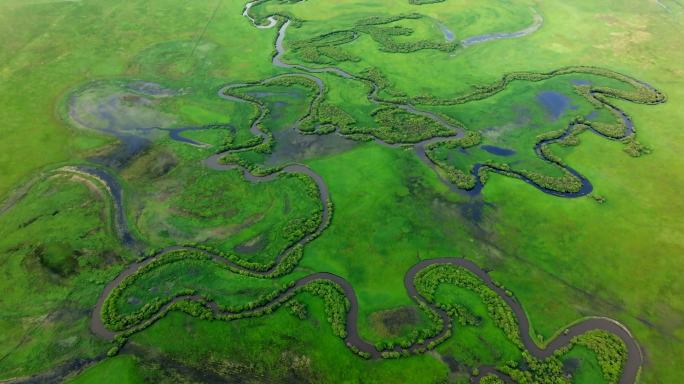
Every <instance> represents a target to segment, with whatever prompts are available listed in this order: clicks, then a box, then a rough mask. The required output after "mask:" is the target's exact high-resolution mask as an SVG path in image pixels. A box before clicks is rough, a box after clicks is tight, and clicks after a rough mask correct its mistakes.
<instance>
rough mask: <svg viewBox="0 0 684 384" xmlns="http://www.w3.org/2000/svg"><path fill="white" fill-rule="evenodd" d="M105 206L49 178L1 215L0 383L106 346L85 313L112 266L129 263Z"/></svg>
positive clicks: (94, 195) (82, 186)
mask: <svg viewBox="0 0 684 384" xmlns="http://www.w3.org/2000/svg"><path fill="white" fill-rule="evenodd" d="M89 183H91V184H89ZM109 204H110V203H109V201H108V199H107V198H106V195H105V194H104V192H103V191H102V190H101V189H99V188H98V187H97V184H95V183H92V182H91V181H88V179H84V178H81V177H79V176H75V175H73V174H70V173H53V174H48V178H46V179H44V180H40V181H38V182H37V183H36V184H35V185H33V186H32V188H30V189H29V190H28V192H27V194H26V196H25V197H23V198H22V199H20V200H18V201H17V202H16V204H15V205H13V206H12V207H10V208H9V209H8V210H7V212H5V214H3V215H2V216H0V253H1V254H2V257H3V258H2V260H3V263H2V265H3V268H2V276H3V278H2V281H1V282H0V288H1V289H2V291H3V292H4V294H3V296H2V298H1V299H0V310H1V312H2V316H0V335H2V336H0V344H1V345H2V348H0V371H1V372H2V373H3V377H14V376H22V375H25V374H29V373H35V372H39V371H42V370H47V369H49V368H51V367H53V366H55V365H57V364H60V363H65V362H67V361H68V360H70V359H74V358H77V357H85V358H88V357H93V356H94V355H96V354H97V353H98V350H99V349H100V348H102V345H103V344H105V343H103V342H101V341H99V340H95V339H93V338H92V337H91V335H90V333H89V331H88V327H87V324H88V321H89V319H90V308H92V306H93V304H94V301H95V298H96V297H97V295H98V294H99V292H100V290H101V289H102V287H103V285H104V283H105V282H107V281H108V280H109V279H110V278H112V272H116V268H112V266H115V265H117V264H118V263H121V262H122V260H126V259H128V258H129V256H128V252H127V251H126V250H125V249H123V248H122V247H121V245H119V244H118V240H117V239H116V235H115V233H114V230H113V228H111V227H110V224H109V223H110V221H109V216H110V214H109V213H108V212H109V209H110V207H109ZM55 228H60V229H61V230H59V231H55Z"/></svg>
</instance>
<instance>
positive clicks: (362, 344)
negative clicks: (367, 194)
mask: <svg viewBox="0 0 684 384" xmlns="http://www.w3.org/2000/svg"><path fill="white" fill-rule="evenodd" d="M254 3H255V2H251V3H248V4H247V5H246V7H245V10H244V15H245V16H246V17H247V18H249V19H250V20H252V22H254V19H253V18H252V17H251V16H250V15H249V10H250V8H251V6H252V5H253V4H254ZM269 20H271V22H270V23H269V24H268V25H263V26H259V25H256V26H257V27H263V28H271V27H274V26H275V25H277V23H273V20H276V19H275V17H274V16H271V17H270V18H269ZM289 24H290V21H289V20H286V21H285V22H284V23H283V24H282V25H281V27H280V29H279V31H278V36H277V39H276V50H277V53H276V55H275V56H274V57H273V64H274V65H276V66H280V67H284V68H290V69H297V70H302V71H305V72H309V74H286V75H281V76H306V77H308V78H309V79H311V80H313V81H315V82H316V84H318V87H319V93H318V95H317V96H316V97H317V98H318V97H322V95H323V94H324V84H323V82H322V80H320V79H319V78H317V77H315V76H313V75H310V73H321V72H326V73H333V74H336V75H339V76H341V77H343V78H349V79H354V80H359V81H364V82H366V83H369V84H370V85H371V87H372V91H371V93H370V94H369V96H368V97H369V99H370V100H371V101H372V102H374V103H377V104H390V105H394V106H397V107H399V108H402V109H404V110H406V111H409V112H411V113H416V114H420V115H422V116H426V117H429V118H431V119H433V120H434V121H435V122H437V123H438V124H442V125H444V126H445V127H450V128H452V129H453V130H454V134H453V135H451V136H449V137H437V138H431V139H428V140H423V141H420V142H418V143H414V144H412V145H414V148H415V150H416V152H417V154H418V156H419V157H420V158H421V159H422V160H423V161H425V162H426V163H429V164H430V165H431V166H433V167H435V164H434V163H432V161H430V160H429V159H428V158H427V156H426V155H425V149H424V148H425V146H426V145H429V144H431V143H437V142H440V141H443V140H450V139H454V138H459V137H463V135H464V131H463V130H462V129H460V128H458V127H454V126H452V125H451V124H449V122H448V121H446V120H445V119H444V118H442V117H441V116H439V115H437V114H434V113H432V112H427V111H421V110H418V109H416V108H415V107H413V106H412V105H410V104H396V103H389V102H386V101H382V100H380V99H379V98H378V97H377V94H378V92H379V88H378V86H377V85H376V84H375V83H373V82H369V81H368V80H366V79H360V78H357V77H355V76H354V75H352V74H350V73H348V72H345V71H343V70H341V69H339V68H335V67H326V68H308V67H305V66H302V65H294V64H287V63H284V62H283V61H282V60H281V57H282V55H283V53H284V48H283V41H284V37H285V31H286V29H287V27H288V25H289ZM497 38H502V37H497ZM270 80H271V79H268V80H264V82H268V81H270ZM264 82H261V83H254V84H263V83H264ZM254 84H233V85H227V86H225V87H224V88H223V89H222V90H221V91H219V95H220V96H221V97H223V98H226V99H230V100H234V101H240V102H246V101H247V100H244V99H241V98H239V97H236V96H232V95H229V94H227V93H228V91H229V90H230V89H232V88H237V87H242V86H249V85H254ZM312 105H313V103H312ZM610 107H611V108H614V110H613V111H614V112H616V113H617V111H620V110H619V109H617V108H616V107H613V106H610ZM260 110H261V114H260V116H259V117H258V118H257V119H256V120H255V121H254V123H253V124H252V127H251V131H252V133H254V134H255V135H258V136H261V137H265V136H266V135H265V134H264V133H263V132H261V130H259V128H258V123H259V122H260V121H261V120H262V119H263V117H264V115H265V110H264V108H263V107H260ZM310 111H311V110H310ZM620 114H621V116H623V117H624V119H625V123H626V124H627V122H629V124H627V127H628V130H629V131H628V132H627V131H626V132H625V134H626V135H627V134H631V132H633V125H631V121H630V120H629V118H628V117H627V115H626V114H624V113H622V112H621V111H620ZM572 129H573V126H572V125H571V126H569V127H568V129H567V130H566V132H565V133H564V135H562V136H561V137H559V138H556V139H550V140H546V141H542V142H541V143H539V144H537V146H536V147H535V151H536V152H537V154H538V155H539V156H540V157H541V158H542V159H545V160H547V161H551V160H549V159H546V158H545V157H544V155H543V153H541V147H542V146H543V145H545V144H550V143H553V142H555V141H558V140H562V139H563V138H564V137H566V136H567V135H568V134H570V133H571V131H572ZM376 141H378V142H380V143H383V144H384V145H389V146H392V147H400V146H404V145H405V144H389V143H384V142H382V141H381V140H379V139H376ZM240 150H241V149H236V150H228V151H225V152H221V153H218V154H215V155H213V156H211V157H209V158H208V159H206V160H205V161H204V164H205V165H206V166H207V167H209V168H211V169H215V170H219V171H222V170H229V169H239V170H241V171H242V172H243V175H244V178H245V179H246V180H248V181H250V182H255V183H258V182H267V181H270V180H273V179H275V178H276V177H278V176H279V175H280V174H281V173H302V174H305V175H307V176H309V177H311V178H312V180H314V182H315V183H316V185H317V186H318V189H319V191H320V203H321V204H322V206H323V212H322V219H321V224H320V225H319V227H318V228H317V229H316V231H315V232H313V233H310V234H308V235H306V236H304V237H303V238H302V239H300V240H299V241H298V242H297V243H295V244H294V245H292V246H291V247H290V248H288V249H287V250H285V251H284V252H282V253H281V254H279V255H278V257H277V258H276V260H275V263H274V264H273V266H272V267H271V268H270V269H269V270H266V271H254V270H250V269H248V268H245V267H243V266H241V265H238V264H236V263H234V262H232V261H230V260H228V259H226V258H225V257H222V256H220V255H218V254H214V253H211V252H209V251H206V250H203V249H198V248H194V247H182V246H175V247H169V248H167V249H165V250H162V251H161V252H159V253H157V254H156V255H154V256H152V257H150V258H147V259H145V260H143V261H140V262H135V263H133V264H131V265H129V266H128V267H127V268H126V269H125V270H124V271H122V272H121V273H120V274H119V275H118V276H117V277H116V278H115V279H114V280H112V281H111V282H110V283H109V284H107V286H106V287H105V289H104V290H103V292H102V294H101V295H100V297H99V298H98V301H97V304H96V306H95V308H94V310H93V315H92V318H91V322H90V327H91V329H92V331H93V333H95V334H96V335H98V336H100V337H102V338H105V339H110V340H111V339H113V338H114V337H115V336H116V335H117V334H120V333H123V332H119V333H117V332H112V331H110V330H109V329H107V328H106V326H105V325H104V323H103V319H102V307H103V304H104V302H105V300H106V299H107V297H109V295H110V294H111V292H112V290H113V289H114V288H116V287H118V286H119V285H120V284H121V283H122V282H123V281H124V279H126V278H127V277H129V276H131V275H133V274H135V273H136V272H137V271H139V270H140V268H142V267H144V266H146V265H148V264H149V263H151V262H153V261H154V260H156V259H157V258H159V257H161V256H163V255H166V254H169V253H172V252H176V251H180V250H192V251H196V252H201V253H203V254H205V255H208V256H210V258H211V259H212V260H213V261H214V262H216V263H221V264H224V265H228V266H229V267H230V268H231V269H238V270H242V271H245V272H247V273H248V274H250V275H252V276H255V277H259V276H261V277H268V276H269V274H271V273H272V272H273V271H275V270H276V268H277V267H278V266H279V265H280V264H281V263H282V261H283V258H284V257H285V256H287V255H288V253H289V252H291V251H292V249H293V247H295V246H298V245H304V244H306V243H308V242H310V241H311V240H313V239H314V238H315V237H317V236H318V235H319V234H320V233H321V232H322V231H323V230H324V229H325V228H326V227H327V225H328V223H329V219H330V212H329V211H328V209H329V208H328V207H329V205H328V203H329V202H330V192H329V189H328V187H327V185H326V184H325V182H324V180H323V179H322V178H321V177H320V175H318V174H317V173H315V172H314V171H313V170H311V169H310V168H308V167H306V166H305V165H301V164H290V165H287V166H285V167H283V168H281V169H280V170H279V171H278V172H275V173H272V174H270V175H266V176H258V175H254V174H252V173H251V172H250V171H249V170H248V169H246V168H244V167H242V166H239V165H234V164H223V163H222V162H221V158H222V157H224V156H225V155H226V154H228V153H232V152H236V151H240ZM554 164H555V163H554ZM479 166H482V165H479ZM565 169H566V170H568V171H569V172H571V173H573V172H574V170H572V168H569V167H565ZM81 170H82V171H83V172H87V173H89V174H91V175H94V176H96V177H98V179H100V180H103V182H104V183H105V184H106V185H107V186H108V188H107V189H108V190H109V191H110V193H111V194H112V197H113V198H112V201H113V202H114V204H115V211H116V212H118V213H117V214H116V218H115V220H116V222H117V225H118V226H119V225H120V226H122V228H127V227H125V223H126V222H125V216H124V213H125V212H124V208H123V197H122V192H121V188H120V187H119V186H118V184H117V183H116V180H115V179H114V178H112V177H111V176H110V175H108V174H107V173H106V172H104V171H102V170H100V169H97V168H89V167H82V168H81ZM573 174H574V175H575V176H576V177H578V178H580V179H581V180H582V181H583V191H580V193H584V194H586V193H587V192H586V191H585V188H591V184H590V183H589V182H588V181H587V180H586V179H584V178H583V177H581V175H579V174H578V173H576V172H574V173H573ZM526 181H527V182H529V183H530V184H532V185H534V186H535V187H537V188H539V189H541V190H543V191H544V192H547V193H552V194H554V195H557V196H562V197H575V195H573V194H562V193H557V192H555V191H549V190H544V189H542V188H541V187H539V186H538V185H536V184H534V183H533V182H531V181H530V180H526ZM447 185H450V187H452V188H453V187H454V186H453V184H451V183H447ZM480 188H481V185H480ZM458 191H461V190H458ZM432 265H452V266H456V267H461V268H465V269H467V270H468V271H470V272H472V273H473V274H475V275H476V276H477V277H478V278H479V279H481V281H482V282H483V283H484V284H486V285H487V287H488V288H490V289H491V290H493V291H494V292H495V293H496V294H497V295H498V296H499V297H500V298H501V299H502V300H503V301H504V302H506V304H507V305H508V306H509V307H510V308H511V310H512V311H513V314H514V315H515V317H516V320H517V323H518V328H519V333H520V336H521V340H522V343H523V345H524V346H525V348H526V349H527V350H528V351H529V353H530V354H532V355H533V356H534V357H535V358H537V359H544V358H547V357H550V356H552V355H553V353H554V352H555V351H557V350H558V349H560V348H564V347H566V346H568V345H569V344H570V343H571V341H572V339H573V338H574V337H576V336H580V335H582V334H584V333H586V332H588V331H592V330H604V331H606V332H609V333H612V334H614V335H615V336H617V337H619V338H620V339H621V340H622V341H623V342H624V344H625V346H626V347H627V351H628V355H627V361H626V362H625V365H624V367H623V371H622V376H621V378H620V383H621V384H628V383H634V382H635V380H636V377H637V373H638V371H639V368H640V366H641V364H642V354H641V351H640V349H639V345H638V344H637V342H636V341H635V340H634V338H633V337H632V335H631V334H630V333H629V331H628V330H627V329H626V328H625V327H624V326H622V325H621V324H619V323H617V322H616V321H614V320H611V319H606V318H588V319H585V320H582V321H580V322H578V323H575V324H573V325H572V326H570V327H568V328H567V329H566V330H565V331H564V332H563V333H562V334H560V335H558V336H556V337H555V338H554V339H553V340H551V341H550V342H549V343H548V344H547V345H546V346H545V347H544V348H542V347H540V346H538V345H537V344H536V343H535V342H534V340H533V339H532V337H531V336H530V328H531V327H530V322H529V319H528V318H527V316H526V314H525V311H524V309H523V308H522V306H521V305H520V304H519V303H518V302H517V300H516V299H515V298H513V297H511V296H508V294H506V292H505V291H504V290H503V289H502V288H500V287H498V286H497V285H496V284H495V283H494V282H493V281H492V279H491V277H490V276H489V275H488V274H487V272H485V271H484V270H482V269H481V268H479V267H478V266H477V265H476V264H474V263H473V262H471V261H469V260H466V259H460V258H441V259H431V260H424V261H421V262H419V263H418V264H416V265H414V266H413V267H412V268H411V269H409V270H408V271H407V273H406V275H405V277H404V286H405V288H406V291H407V294H408V295H409V296H410V297H412V298H413V300H415V301H416V302H420V303H423V304H425V305H427V306H428V307H430V308H431V309H432V310H434V311H436V312H437V313H438V314H439V316H440V317H441V318H442V320H443V321H444V328H443V329H442V330H441V331H440V332H439V333H438V335H436V336H434V337H432V338H430V339H427V340H425V341H424V342H422V343H416V344H414V345H412V346H411V347H409V348H408V350H409V351H416V350H417V349H420V348H426V347H427V345H428V344H429V343H430V342H432V341H435V340H437V339H439V338H440V337H442V336H444V335H445V334H446V332H448V330H449V328H450V327H451V326H452V322H451V319H450V318H449V316H448V314H447V313H446V312H445V311H444V310H442V309H440V308H438V307H437V306H435V305H434V304H432V303H430V302H428V301H427V300H426V299H425V298H424V297H422V296H421V295H420V294H419V292H418V290H417V289H416V286H415V278H416V275H417V274H418V273H419V272H420V271H422V270H424V269H425V268H428V267H430V266H432ZM317 280H327V281H330V282H333V283H335V284H337V285H338V286H340V287H341V288H342V290H343V292H344V295H345V296H346V297H347V299H348V300H349V302H350V309H349V311H348V312H347V321H346V330H347V336H346V338H345V341H346V342H347V344H349V345H351V346H354V347H356V348H358V349H359V350H360V351H363V352H366V353H368V354H369V355H370V356H371V357H372V358H374V359H379V358H381V357H382V355H381V353H380V352H379V351H377V350H376V349H375V347H374V346H373V345H372V344H370V343H369V342H367V341H365V340H363V339H362V338H361V337H360V335H359V333H358V300H357V297H356V293H355V291H354V288H353V287H352V286H351V285H350V284H349V282H347V281H346V280H345V279H344V278H342V277H340V276H337V275H334V274H331V273H327V272H319V273H314V274H311V275H309V276H306V277H304V278H302V279H300V280H298V281H296V282H295V284H294V285H293V286H291V287H290V288H288V289H287V290H285V291H284V292H283V293H281V294H280V295H279V296H278V297H277V298H275V299H274V300H273V301H271V302H270V303H267V304H264V305H263V306H262V307H259V308H254V309H250V310H248V311H246V312H243V314H245V315H248V316H249V315H254V316H256V315H258V314H259V313H260V309H263V308H264V307H272V306H275V305H279V304H282V303H284V302H285V301H287V300H289V299H290V298H291V297H292V296H293V295H295V294H296V293H297V292H298V290H299V289H300V288H301V287H303V286H305V285H307V284H309V283H311V282H314V281H317ZM183 300H192V301H200V302H204V301H203V299H202V298H201V297H199V296H194V295H189V296H179V297H176V298H174V299H173V300H172V301H171V302H169V303H167V304H166V305H165V306H164V307H162V308H161V310H160V311H159V312H158V313H157V314H155V315H153V316H152V317H151V318H150V319H148V320H147V321H145V322H143V323H142V324H138V325H136V326H134V327H132V328H131V329H129V330H127V331H131V330H138V329H142V328H144V327H145V326H147V325H149V324H150V323H151V322H154V321H156V320H158V319H159V318H161V317H162V316H163V315H164V313H165V312H166V310H168V309H169V307H170V306H171V305H172V304H173V303H176V302H179V301H183ZM205 305H207V307H208V308H210V309H211V310H212V311H213V312H214V313H215V314H217V315H222V314H230V313H229V312H222V311H220V309H219V306H218V305H217V304H216V303H213V302H210V303H205ZM394 350H395V351H402V349H401V348H400V347H397V348H395V349H394ZM481 372H482V374H481V375H480V376H478V377H477V378H475V380H479V377H481V376H483V375H484V374H485V373H494V374H497V375H498V376H500V377H502V378H503V379H504V380H506V381H507V382H508V381H510V378H508V377H506V376H505V375H503V374H501V373H500V372H498V371H496V369H495V368H493V367H489V366H483V367H481Z"/></svg>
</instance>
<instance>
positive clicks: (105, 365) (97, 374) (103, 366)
mask: <svg viewBox="0 0 684 384" xmlns="http://www.w3.org/2000/svg"><path fill="white" fill-rule="evenodd" d="M144 379H145V377H144V376H143V375H142V374H141V372H140V369H139V368H138V359H136V358H135V357H133V356H130V355H121V356H116V357H113V358H110V359H107V360H105V361H103V362H101V363H99V364H97V365H94V366H92V367H90V368H88V369H86V370H85V371H83V372H82V373H80V374H79V375H78V376H76V377H74V378H73V379H71V380H67V383H70V384H79V383H83V384H87V383H94V382H97V383H103V384H109V383H112V384H115V383H116V384H119V383H121V384H136V383H144V382H146V381H145V380H144Z"/></svg>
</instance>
